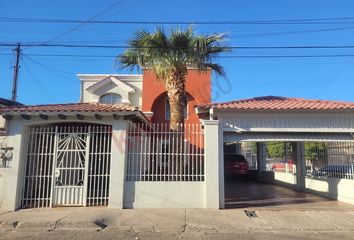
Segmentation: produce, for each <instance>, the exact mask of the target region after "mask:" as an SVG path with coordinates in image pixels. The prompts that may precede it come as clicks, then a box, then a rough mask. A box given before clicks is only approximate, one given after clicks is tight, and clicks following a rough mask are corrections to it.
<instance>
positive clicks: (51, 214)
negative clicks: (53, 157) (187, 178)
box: [0, 208, 354, 233]
mask: <svg viewBox="0 0 354 240" xmlns="http://www.w3.org/2000/svg"><path fill="white" fill-rule="evenodd" d="M256 214H257V215H258V217H254V218H252V217H248V216H247V215H246V214H245V212H244V210H243V209H232V210H207V209H134V210H128V209H127V210H116V209H108V208H53V209H27V210H20V211H17V212H7V213H6V212H0V233H1V232H8V231H29V230H30V231H56V230H65V229H69V230H70V229H73V230H103V229H119V230H129V231H136V232H139V231H142V232H144V231H150V232H151V231H152V232H153V231H175V232H209V233H237V232H248V231H256V232H257V231H258V232H259V231H284V230H285V231H324V232H329V231H346V232H348V231H349V232H351V231H354V211H331V210H317V211H307V210H306V211H289V210H264V209H261V210H257V211H256Z"/></svg>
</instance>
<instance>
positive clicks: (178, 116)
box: [166, 71, 187, 181]
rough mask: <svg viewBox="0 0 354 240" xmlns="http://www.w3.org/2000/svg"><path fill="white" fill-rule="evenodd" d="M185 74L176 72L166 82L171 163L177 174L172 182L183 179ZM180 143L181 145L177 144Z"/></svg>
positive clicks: (172, 177)
mask: <svg viewBox="0 0 354 240" xmlns="http://www.w3.org/2000/svg"><path fill="white" fill-rule="evenodd" d="M185 76H186V74H185V72H183V71H181V72H177V71H176V72H174V74H173V75H172V76H171V77H170V78H168V79H167V80H166V90H167V95H168V99H169V102H170V131H171V132H172V139H170V141H171V142H170V146H171V148H170V151H171V152H170V154H171V157H170V159H171V161H172V162H173V163H174V164H173V165H174V166H175V169H174V170H173V171H175V173H174V174H173V176H171V179H170V180H172V181H178V180H180V179H181V178H182V176H180V175H179V173H180V165H181V162H182V161H183V159H182V153H183V150H184V147H183V144H184V141H183V140H184V124H183V123H184V107H185V105H186V103H187V101H186V92H185ZM176 143H179V144H176Z"/></svg>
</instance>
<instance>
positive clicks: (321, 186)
mask: <svg viewBox="0 0 354 240" xmlns="http://www.w3.org/2000/svg"><path fill="white" fill-rule="evenodd" d="M305 186H306V190H307V191H309V192H313V193H317V194H320V195H322V196H325V197H329V198H332V199H336V200H339V201H342V202H347V203H350V204H354V180H350V179H335V178H327V179H323V180H320V179H312V178H305Z"/></svg>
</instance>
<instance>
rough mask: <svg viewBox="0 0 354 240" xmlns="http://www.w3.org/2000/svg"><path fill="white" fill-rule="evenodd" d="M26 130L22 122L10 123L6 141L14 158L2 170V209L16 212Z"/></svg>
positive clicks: (0, 177) (0, 188)
mask: <svg viewBox="0 0 354 240" xmlns="http://www.w3.org/2000/svg"><path fill="white" fill-rule="evenodd" d="M23 130H24V128H23V124H22V123H21V121H16V120H13V121H9V122H8V137H7V141H6V146H7V147H13V156H12V158H11V159H10V161H9V162H8V167H6V168H0V209H4V210H15V209H17V208H18V206H19V205H18V204H19V202H18V201H17V200H18V197H19V192H20V184H21V182H20V180H19V179H20V177H19V172H21V167H22V166H21V164H20V159H22V157H21V156H22V155H23V152H24V149H25V147H23V148H22V147H21V145H22V141H23V139H24V138H23V136H24V134H23V133H24V131H23Z"/></svg>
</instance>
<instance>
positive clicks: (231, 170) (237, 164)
mask: <svg viewBox="0 0 354 240" xmlns="http://www.w3.org/2000/svg"><path fill="white" fill-rule="evenodd" d="M224 168H225V176H237V175H238V176H245V175H248V174H249V171H248V170H249V165H248V161H247V160H246V158H245V157H244V156H243V155H241V154H235V155H225V162H224Z"/></svg>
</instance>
